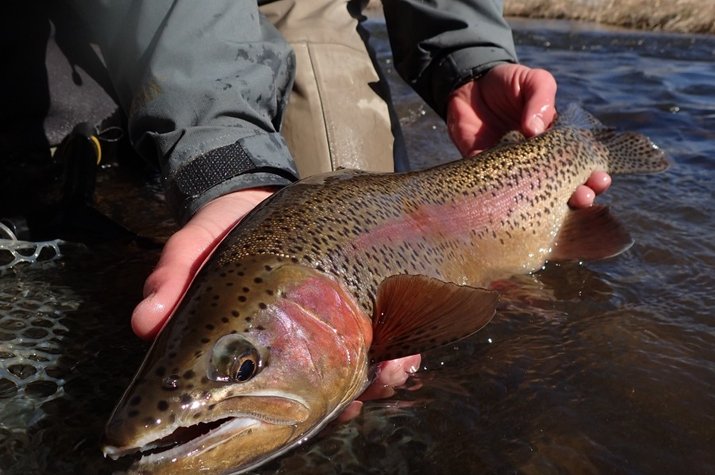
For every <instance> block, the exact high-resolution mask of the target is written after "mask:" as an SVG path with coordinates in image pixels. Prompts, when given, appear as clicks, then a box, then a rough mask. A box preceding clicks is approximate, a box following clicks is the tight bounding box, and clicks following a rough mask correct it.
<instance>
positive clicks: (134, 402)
mask: <svg viewBox="0 0 715 475" xmlns="http://www.w3.org/2000/svg"><path fill="white" fill-rule="evenodd" d="M140 402H142V397H141V396H140V395H138V394H137V395H136V396H134V397H133V398H131V399H130V400H129V405H130V406H136V405H137V404H139V403H140Z"/></svg>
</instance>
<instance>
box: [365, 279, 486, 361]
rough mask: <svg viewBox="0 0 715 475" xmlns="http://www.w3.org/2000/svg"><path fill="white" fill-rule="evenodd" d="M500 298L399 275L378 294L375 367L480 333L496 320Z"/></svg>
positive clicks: (374, 347) (372, 354) (482, 290)
mask: <svg viewBox="0 0 715 475" xmlns="http://www.w3.org/2000/svg"><path fill="white" fill-rule="evenodd" d="M497 299H498V294H497V292H493V291H491V290H486V289H478V288H474V287H467V286H461V285H456V284H452V283H449V282H443V281H440V280H437V279H433V278H430V277H425V276H421V275H395V276H392V277H389V278H387V279H385V280H384V281H383V282H382V284H380V287H379V288H378V290H377V299H376V304H375V315H374V317H373V342H372V347H371V348H370V356H371V360H372V362H378V361H384V360H389V359H394V358H399V357H402V356H408V355H413V354H416V353H421V352H423V351H426V350H428V349H431V348H436V347H438V346H442V345H446V344H448V343H451V342H454V341H456V340H459V339H461V338H464V337H466V336H469V335H471V334H472V333H475V332H476V331H478V330H479V329H481V328H482V327H483V326H484V325H486V324H487V323H489V321H490V320H491V319H492V317H493V316H494V311H495V309H496V303H497Z"/></svg>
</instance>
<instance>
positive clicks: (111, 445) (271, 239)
mask: <svg viewBox="0 0 715 475" xmlns="http://www.w3.org/2000/svg"><path fill="white" fill-rule="evenodd" d="M585 114H586V113H585V112H582V111H580V110H578V109H575V110H572V109H569V110H568V111H567V112H566V113H565V114H564V115H563V116H562V118H561V119H560V120H559V123H558V124H557V125H556V126H555V127H554V128H552V129H550V130H549V131H547V132H546V133H544V134H542V135H540V136H538V137H535V138H532V139H529V140H524V139H523V137H522V138H519V137H516V136H515V135H514V134H512V135H511V136H509V137H505V139H504V140H503V143H502V144H501V145H499V146H498V147H496V148H494V149H491V150H489V151H486V152H483V153H481V154H479V155H478V156H475V157H472V158H469V159H464V160H459V161H457V162H453V163H449V164H446V165H442V166H438V167H435V168H432V169H429V170H424V171H418V172H409V173H401V174H370V173H364V172H359V171H339V172H337V173H333V174H328V175H323V176H317V177H311V178H308V179H306V180H303V181H301V182H298V183H296V184H294V185H291V186H289V187H286V188H285V189H283V190H281V191H280V192H278V193H276V194H275V195H274V196H273V197H272V198H270V199H268V200H266V201H264V202H263V203H262V204H261V205H259V206H258V207H257V208H256V209H255V210H254V211H252V212H251V213H250V214H249V215H247V216H246V217H245V218H244V219H243V220H242V221H241V222H240V223H239V224H238V225H237V226H236V227H235V228H234V229H233V230H232V231H231V232H230V233H229V234H228V236H227V237H226V238H225V239H224V240H223V242H222V243H221V244H220V245H219V246H218V247H217V249H216V251H215V252H214V254H213V255H212V256H211V257H210V258H209V260H208V261H207V262H206V264H205V265H204V266H203V268H202V269H201V270H200V272H199V273H198V275H197V277H196V279H195V280H194V282H192V284H191V286H190V288H189V289H188V291H187V293H186V295H185V296H184V299H183V301H182V303H181V304H180V305H179V306H178V307H177V309H176V310H175V312H174V314H173V316H172V317H171V319H170V320H169V321H168V322H167V324H166V325H165V327H164V328H163V329H162V330H161V332H160V334H159V336H158V338H157V340H156V341H155V342H154V344H153V345H152V348H151V349H150V351H149V353H148V355H147V357H146V359H145V361H144V363H143V364H142V367H141V368H140V370H139V371H138V373H137V376H136V377H135V379H134V381H133V382H132V383H131V385H130V386H129V388H128V389H127V391H126V392H125V395H124V396H123V397H122V399H121V401H120V402H119V404H118V405H117V408H116V409H115V412H114V414H113V415H112V417H111V418H110V421H109V422H108V424H107V430H106V434H105V453H107V454H109V455H111V456H113V457H118V456H122V455H125V454H130V453H133V452H136V451H142V452H144V453H145V455H144V456H143V457H142V458H141V459H140V460H139V461H137V462H136V464H135V466H134V468H135V469H136V471H137V472H138V473H145V472H151V473H157V474H159V473H172V474H175V473H187V474H188V473H195V472H196V471H199V470H201V471H202V472H206V473H238V472H242V471H245V470H249V469H251V468H254V467H256V466H258V465H260V464H261V463H264V462H265V461H267V460H270V459H271V458H274V457H276V456H278V455H280V454H281V453H283V452H284V451H285V450H288V449H289V448H291V447H293V446H295V445H298V444H300V443H302V441H304V440H305V439H306V438H309V437H311V436H312V435H314V434H315V433H317V431H319V430H320V428H321V427H323V426H324V425H325V424H326V423H327V422H328V421H330V420H331V419H333V418H334V417H335V416H336V415H337V414H339V413H340V412H341V411H342V410H343V409H344V408H345V407H346V406H347V405H348V404H350V402H351V401H353V400H354V399H355V398H356V397H357V396H358V395H359V394H360V393H361V392H362V391H363V390H364V389H365V387H366V386H367V384H368V383H369V374H370V373H369V365H370V364H371V363H376V362H379V361H383V360H386V359H393V358H396V357H399V356H406V355H410V354H414V353H418V352H421V351H424V350H427V349H430V348H433V347H436V346H440V345H444V344H448V343H450V342H453V341H455V340H457V339H459V338H462V337H464V336H467V335H469V334H471V333H474V332H475V331H477V330H479V329H480V328H481V327H482V326H484V325H485V324H486V323H487V322H488V321H489V320H490V319H491V317H492V316H493V314H494V311H495V307H496V294H495V292H493V291H489V290H486V289H483V288H480V287H486V286H488V285H489V284H490V282H491V281H493V280H494V279H497V278H501V277H505V276H509V275H513V274H518V273H525V272H532V271H534V270H537V269H539V268H540V267H541V266H542V265H543V264H544V262H545V261H546V260H547V259H554V260H565V259H581V258H584V259H595V258H604V257H609V256H612V255H615V254H618V253H620V252H622V251H623V250H625V249H627V248H628V246H630V244H631V243H632V241H631V239H630V236H628V234H627V232H625V230H624V229H623V228H622V226H621V225H620V224H619V223H618V222H617V221H616V220H615V219H614V218H613V217H612V216H611V215H610V214H609V213H608V210H607V209H605V208H602V207H593V208H591V209H586V210H578V211H574V210H570V209H569V207H568V205H567V201H568V199H569V196H570V195H571V193H572V192H573V190H574V189H575V188H576V187H577V186H578V185H580V184H581V183H584V182H585V181H586V179H587V178H588V176H589V175H590V173H591V172H592V171H593V170H604V171H608V172H612V173H620V172H634V173H635V172H653V171H660V170H663V169H665V168H666V167H667V161H666V159H665V157H664V155H663V153H662V151H660V150H659V149H658V148H657V147H655V146H654V145H653V144H652V143H651V142H650V140H648V139H647V138H646V137H644V136H641V135H638V134H630V133H626V134H623V133H618V132H614V131H612V130H610V129H606V128H605V127H603V126H601V125H600V124H598V122H597V121H595V119H593V118H591V117H590V116H587V115H585ZM571 122H575V124H572V123H571ZM150 452H153V453H150Z"/></svg>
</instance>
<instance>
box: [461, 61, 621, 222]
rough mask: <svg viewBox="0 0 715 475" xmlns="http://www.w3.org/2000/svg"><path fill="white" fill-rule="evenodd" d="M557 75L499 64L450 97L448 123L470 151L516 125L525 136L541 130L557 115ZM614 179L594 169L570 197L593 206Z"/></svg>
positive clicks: (480, 148) (492, 142)
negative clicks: (597, 197) (594, 201)
mask: <svg viewBox="0 0 715 475" xmlns="http://www.w3.org/2000/svg"><path fill="white" fill-rule="evenodd" d="M555 102H556V80H555V79H554V77H553V76H552V75H551V73H549V72H548V71H546V70H543V69H531V68H529V67H527V66H524V65H521V64H500V65H498V66H495V67H494V68H493V69H492V70H490V71H489V72H488V73H487V74H485V75H484V76H483V77H481V78H480V79H478V80H476V81H471V82H468V83H466V84H464V85H463V86H461V87H459V88H457V89H456V90H455V91H454V92H453V93H452V95H451V97H450V99H449V102H448V103H447V129H448V131H449V135H450V138H451V139H452V141H453V142H454V144H455V145H456V146H457V149H458V150H459V151H460V153H461V154H462V155H463V156H465V157H467V156H472V155H475V154H477V153H479V152H481V151H483V150H485V149H487V148H490V147H493V146H494V145H496V144H497V142H498V141H499V139H500V138H501V137H502V136H503V135H504V134H506V133H507V132H509V131H511V130H519V131H520V132H521V133H523V134H524V135H525V136H526V137H533V136H534V135H538V134H540V133H542V132H543V131H544V130H546V128H547V127H548V126H549V125H551V123H552V122H553V120H554V118H555V117H556V108H555ZM610 183H611V179H610V177H609V176H608V174H607V173H604V172H594V173H593V174H592V175H591V177H590V178H589V179H588V181H587V182H586V183H585V184H584V185H581V186H579V187H578V188H577V189H576V190H575V192H574V194H573V195H572V196H571V199H570V200H569V205H571V206H572V207H575V208H584V207H588V206H591V205H592V204H593V200H594V198H595V197H596V195H598V194H600V193H602V192H604V191H605V190H606V189H607V188H608V186H609V185H610Z"/></svg>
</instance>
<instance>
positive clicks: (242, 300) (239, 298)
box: [238, 295, 247, 302]
mask: <svg viewBox="0 0 715 475" xmlns="http://www.w3.org/2000/svg"><path fill="white" fill-rule="evenodd" d="M246 300H247V299H246V296H245V295H239V296H238V301H239V302H245V301H246Z"/></svg>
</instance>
